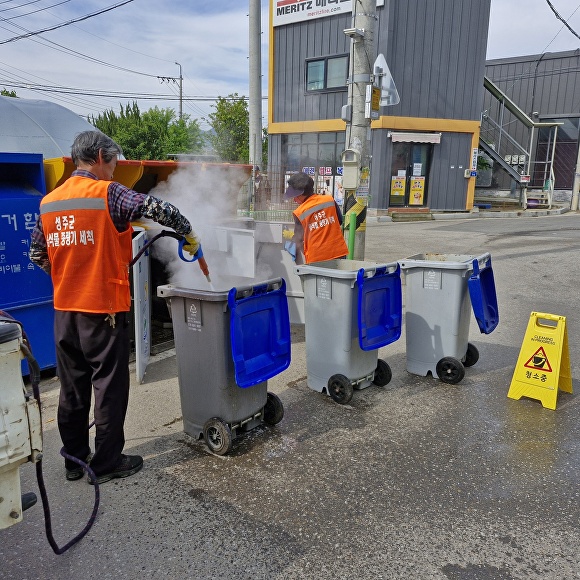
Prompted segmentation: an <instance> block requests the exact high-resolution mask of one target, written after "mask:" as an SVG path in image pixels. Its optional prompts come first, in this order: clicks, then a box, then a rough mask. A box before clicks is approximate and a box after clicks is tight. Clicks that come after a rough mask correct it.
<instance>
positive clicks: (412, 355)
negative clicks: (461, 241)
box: [399, 253, 499, 384]
mask: <svg viewBox="0 0 580 580" xmlns="http://www.w3.org/2000/svg"><path fill="white" fill-rule="evenodd" d="M399 265H400V266H401V269H402V270H403V272H404V277H405V331H406V347H407V371H408V372H410V373H413V374H416V375H421V376H427V375H428V374H429V373H431V375H432V376H438V377H439V378H440V379H441V380H442V381H443V382H445V383H450V384H455V383H458V382H460V381H461V380H462V379H463V377H464V376H465V367H470V366H472V365H474V364H475V363H476V362H477V361H478V360H479V352H478V350H477V348H476V347H475V346H474V345H473V344H472V343H470V342H468V338H469V323H470V318H471V309H470V306H471V307H472V308H473V312H474V315H475V318H476V320H477V323H478V326H479V329H480V331H481V332H482V333H485V334H489V333H491V332H492V331H493V330H494V329H495V328H496V326H497V324H498V322H499V315H498V307H497V296H496V290H495V283H494V278H493V270H492V267H491V256H490V255H489V253H486V254H482V255H481V256H478V257H475V256H470V255H460V254H436V253H431V254H417V255H415V256H411V257H409V258H405V259H404V260H399Z"/></svg>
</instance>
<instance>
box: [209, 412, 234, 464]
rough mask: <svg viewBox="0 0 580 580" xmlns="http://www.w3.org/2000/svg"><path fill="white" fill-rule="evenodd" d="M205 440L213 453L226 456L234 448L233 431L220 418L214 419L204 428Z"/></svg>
mask: <svg viewBox="0 0 580 580" xmlns="http://www.w3.org/2000/svg"><path fill="white" fill-rule="evenodd" d="M203 438H204V439H205V442H206V444H207V446H208V447H209V448H210V450H211V452H212V453H215V454H216V455H225V454H226V453H227V452H228V451H229V450H230V449H231V447H232V431H231V429H230V427H229V425H228V424H227V423H226V422H225V421H222V420H221V419H220V418H219V417H213V418H212V419H210V420H209V421H207V422H206V424H205V425H204V426H203Z"/></svg>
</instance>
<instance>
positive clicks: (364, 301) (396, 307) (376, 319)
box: [357, 262, 403, 350]
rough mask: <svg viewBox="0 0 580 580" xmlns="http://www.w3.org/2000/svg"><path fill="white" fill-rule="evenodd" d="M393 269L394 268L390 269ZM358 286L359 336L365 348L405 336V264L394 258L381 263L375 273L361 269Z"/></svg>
mask: <svg viewBox="0 0 580 580" xmlns="http://www.w3.org/2000/svg"><path fill="white" fill-rule="evenodd" d="M389 269H391V271H389ZM357 286H358V308H357V314H358V340H359V345H360V347H361V349H362V350H374V349H377V348H380V347H382V346H386V345H387V344H391V343H392V342H395V341H396V340H398V339H399V337H400V336H401V327H402V321H403V299H402V290H401V268H400V266H399V264H397V263H396V262H394V263H393V264H388V265H386V266H381V267H377V269H376V270H375V272H374V274H373V275H372V277H369V276H368V273H367V275H365V270H364V269H362V268H361V269H360V270H359V271H358V274H357Z"/></svg>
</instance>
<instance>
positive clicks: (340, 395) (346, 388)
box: [328, 375, 354, 405]
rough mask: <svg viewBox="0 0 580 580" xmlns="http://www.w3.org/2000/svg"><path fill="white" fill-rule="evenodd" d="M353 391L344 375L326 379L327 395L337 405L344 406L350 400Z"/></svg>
mask: <svg viewBox="0 0 580 580" xmlns="http://www.w3.org/2000/svg"><path fill="white" fill-rule="evenodd" d="M353 392H354V389H353V388H352V384H351V383H350V381H349V380H348V379H347V378H346V377H345V376H344V375H332V376H331V377H330V378H329V379H328V394H329V395H330V396H331V397H332V398H333V399H334V401H336V402H337V403H339V404H341V405H344V404H345V403H348V402H349V401H350V400H351V399H352V394H353Z"/></svg>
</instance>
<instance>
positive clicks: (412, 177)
mask: <svg viewBox="0 0 580 580" xmlns="http://www.w3.org/2000/svg"><path fill="white" fill-rule="evenodd" d="M432 149H433V145H432V144H430V143H405V142H397V143H393V158H392V163H391V184H390V185H391V190H390V193H389V207H425V206H427V198H428V195H427V194H428V179H427V176H428V174H429V162H430V159H431V152H432Z"/></svg>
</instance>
